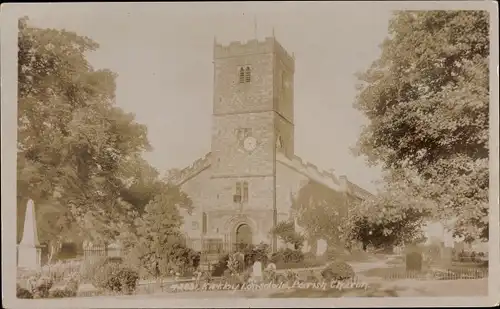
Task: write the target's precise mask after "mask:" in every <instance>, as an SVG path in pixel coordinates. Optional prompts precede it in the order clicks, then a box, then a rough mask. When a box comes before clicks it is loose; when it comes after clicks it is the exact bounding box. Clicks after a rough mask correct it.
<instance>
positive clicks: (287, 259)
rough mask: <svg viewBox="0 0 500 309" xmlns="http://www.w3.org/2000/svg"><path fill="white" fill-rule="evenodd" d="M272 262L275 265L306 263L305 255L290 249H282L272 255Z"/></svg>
mask: <svg viewBox="0 0 500 309" xmlns="http://www.w3.org/2000/svg"><path fill="white" fill-rule="evenodd" d="M271 261H272V262H273V263H275V264H289V263H300V262H302V261H304V253H303V252H302V251H300V250H292V249H290V248H286V249H280V250H278V251H277V252H275V253H273V254H272V255H271Z"/></svg>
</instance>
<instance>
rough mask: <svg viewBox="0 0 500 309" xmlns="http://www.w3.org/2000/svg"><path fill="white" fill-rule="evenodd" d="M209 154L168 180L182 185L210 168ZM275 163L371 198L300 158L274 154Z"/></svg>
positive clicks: (343, 178)
mask: <svg viewBox="0 0 500 309" xmlns="http://www.w3.org/2000/svg"><path fill="white" fill-rule="evenodd" d="M210 158H211V152H209V153H207V154H206V155H205V156H203V157H202V158H200V159H198V160H196V161H195V162H194V163H193V164H191V165H190V166H188V167H186V168H184V169H182V170H181V171H180V172H179V174H177V175H175V177H173V178H172V179H170V180H171V181H172V182H173V183H175V184H177V185H182V184H184V183H185V182H187V181H188V180H190V179H191V178H193V177H195V176H196V175H198V174H199V173H201V172H202V171H204V170H206V169H207V168H209V167H210V163H211V160H210ZM276 161H277V162H280V163H282V164H284V165H286V166H288V167H289V168H292V169H293V170H295V171H296V172H298V173H300V174H302V175H304V176H306V177H307V178H309V179H311V180H313V181H316V182H318V183H321V184H323V185H325V186H326V187H328V188H330V189H332V190H336V191H347V192H349V193H350V194H353V195H355V196H357V197H359V198H361V199H366V198H369V197H371V196H372V194H371V193H370V192H368V191H367V190H365V189H363V188H361V187H360V186H358V185H356V184H354V183H353V182H351V181H349V180H348V179H347V177H346V176H339V177H337V176H336V175H335V174H333V173H332V172H329V171H321V170H320V169H318V167H316V166H315V165H314V164H311V163H309V162H304V161H303V160H302V159H301V158H300V157H298V156H294V157H293V158H292V159H289V158H288V157H286V156H285V155H283V154H282V153H279V152H278V153H276Z"/></svg>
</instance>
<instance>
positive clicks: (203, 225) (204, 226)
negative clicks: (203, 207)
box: [201, 213, 207, 234]
mask: <svg viewBox="0 0 500 309" xmlns="http://www.w3.org/2000/svg"><path fill="white" fill-rule="evenodd" d="M201 228H202V232H203V234H206V233H207V214H206V213H203V215H202V219H201Z"/></svg>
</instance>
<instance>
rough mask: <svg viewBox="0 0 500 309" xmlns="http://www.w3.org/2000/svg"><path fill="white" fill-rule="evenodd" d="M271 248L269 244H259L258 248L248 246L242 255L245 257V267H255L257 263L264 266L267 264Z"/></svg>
mask: <svg viewBox="0 0 500 309" xmlns="http://www.w3.org/2000/svg"><path fill="white" fill-rule="evenodd" d="M269 252H270V247H269V245H268V244H263V243H262V244H259V245H257V246H247V247H246V248H245V249H244V250H243V251H242V253H243V254H244V255H245V267H249V266H251V265H253V263H255V262H256V261H260V262H262V263H263V264H266V263H267V260H268V256H269Z"/></svg>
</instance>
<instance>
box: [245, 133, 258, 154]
mask: <svg viewBox="0 0 500 309" xmlns="http://www.w3.org/2000/svg"><path fill="white" fill-rule="evenodd" d="M256 146H257V140H256V139H255V137H252V136H249V137H247V138H245V140H244V141H243V148H245V150H246V151H253V150H254V149H255V147H256Z"/></svg>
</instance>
